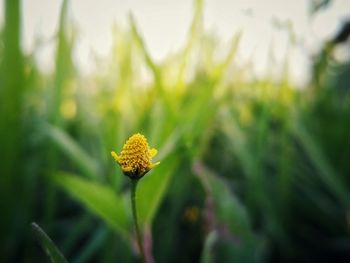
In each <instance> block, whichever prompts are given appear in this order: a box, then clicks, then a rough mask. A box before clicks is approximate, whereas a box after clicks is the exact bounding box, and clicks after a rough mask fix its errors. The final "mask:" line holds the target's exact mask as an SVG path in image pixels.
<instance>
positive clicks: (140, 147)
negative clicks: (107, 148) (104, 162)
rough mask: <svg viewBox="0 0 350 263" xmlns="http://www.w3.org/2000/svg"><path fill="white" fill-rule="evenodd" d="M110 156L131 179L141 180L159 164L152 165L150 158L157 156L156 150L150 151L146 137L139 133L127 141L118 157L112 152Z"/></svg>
mask: <svg viewBox="0 0 350 263" xmlns="http://www.w3.org/2000/svg"><path fill="white" fill-rule="evenodd" d="M111 154H112V157H113V158H114V160H115V161H116V162H117V163H118V164H119V165H120V166H121V168H122V171H123V173H124V174H125V175H127V176H129V177H130V178H132V179H139V178H141V177H142V176H144V175H145V174H146V173H147V172H149V171H150V170H151V169H152V168H154V167H155V166H157V165H158V164H159V163H160V162H157V163H154V164H153V163H152V158H153V157H154V156H155V155H156V154H157V150H156V149H154V148H153V149H151V148H150V147H149V145H148V143H147V139H146V137H145V136H143V135H142V134H140V133H136V134H134V135H133V136H131V137H130V138H129V139H128V140H127V142H126V143H125V144H124V146H123V149H122V151H121V153H120V155H117V154H116V153H115V152H114V151H112V152H111Z"/></svg>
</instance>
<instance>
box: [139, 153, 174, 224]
mask: <svg viewBox="0 0 350 263" xmlns="http://www.w3.org/2000/svg"><path fill="white" fill-rule="evenodd" d="M177 163H178V160H177V159H175V158H171V157H169V158H167V159H165V160H163V161H161V163H160V165H159V166H157V167H156V168H154V169H153V170H152V171H151V172H150V173H149V174H147V175H145V177H143V178H142V180H140V182H139V184H138V187H137V190H136V191H137V192H136V207H137V210H138V213H139V218H140V222H141V223H143V224H145V225H151V224H152V220H153V218H154V215H155V214H156V212H157V210H158V207H159V205H160V203H161V201H162V200H163V197H164V196H165V193H166V191H167V189H168V185H169V183H170V180H171V177H172V174H173V173H174V169H175V167H176V165H177Z"/></svg>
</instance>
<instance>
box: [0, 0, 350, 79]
mask: <svg viewBox="0 0 350 263" xmlns="http://www.w3.org/2000/svg"><path fill="white" fill-rule="evenodd" d="M0 2H2V4H1V5H0V22H1V23H2V21H3V8H4V6H3V2H4V0H0ZM22 3H23V4H22V14H23V21H22V22H23V27H24V29H23V47H24V48H25V50H26V51H31V50H32V49H33V47H34V39H35V36H38V35H40V36H41V37H43V39H44V40H45V41H46V42H47V44H46V45H45V48H43V49H41V50H40V52H38V61H39V63H40V67H41V68H42V69H45V70H47V69H52V67H53V51H54V46H53V43H54V42H53V41H52V39H53V36H54V35H55V32H56V30H57V24H58V16H59V11H60V5H61V1H53V0H51V1H48V0H23V1H22ZM204 3H205V8H204V23H205V27H206V29H207V30H209V31H212V32H215V33H216V34H217V35H218V36H219V37H220V38H221V39H222V40H223V42H224V43H225V42H228V41H229V39H230V38H231V37H232V36H233V35H234V34H235V33H237V32H238V31H242V32H243V38H242V42H241V44H240V49H239V53H238V58H237V59H238V63H239V62H241V63H246V62H247V61H248V60H249V61H252V65H253V67H254V71H255V72H256V74H257V75H262V74H264V73H265V72H266V71H267V69H268V65H269V61H268V50H269V47H271V45H272V46H273V49H272V50H273V51H274V53H275V54H274V56H275V57H276V60H277V61H281V60H282V59H283V58H284V56H285V54H286V49H287V46H288V43H289V40H288V34H287V32H286V30H284V31H283V30H278V29H277V28H276V26H273V22H272V21H276V19H277V20H279V21H287V20H290V21H291V22H292V25H293V29H294V32H295V34H296V36H297V45H296V47H295V48H293V50H292V51H291V52H289V59H290V64H291V65H290V71H291V72H290V73H291V76H292V79H293V80H294V82H295V83H297V84H302V83H304V82H305V81H306V80H307V76H308V68H309V63H310V54H312V53H314V52H315V51H316V50H317V48H319V46H320V43H322V41H323V40H324V39H327V38H329V37H331V36H333V35H334V32H336V30H337V28H338V27H339V26H340V25H341V22H342V21H343V20H344V19H345V18H349V15H350V2H349V1H348V0H334V1H333V2H332V4H331V7H330V8H327V9H325V10H323V11H320V12H319V13H317V14H316V16H314V17H313V18H310V16H309V14H308V10H309V1H308V0H284V1H281V0H265V1H258V0H256V1H253V0H205V1H204ZM69 8H70V9H69V10H70V16H71V18H72V19H73V21H74V23H75V24H76V26H77V28H78V42H77V47H76V49H75V54H74V57H75V62H76V64H77V65H78V67H79V68H80V69H81V70H82V71H83V72H89V71H90V70H94V68H95V65H94V62H93V56H92V52H91V51H92V50H93V51H94V52H95V53H97V54H99V55H102V56H103V55H107V54H108V52H109V51H110V48H111V44H112V26H113V23H115V22H117V23H122V24H125V23H126V21H127V18H128V13H129V12H130V11H131V12H132V13H133V14H134V17H135V19H136V22H137V25H138V27H139V29H140V31H141V33H142V35H143V37H144V39H145V42H146V44H147V47H148V49H149V51H150V53H151V54H152V56H153V57H154V58H155V59H156V60H158V61H159V60H161V59H162V58H164V57H165V56H166V55H167V54H168V53H169V52H171V51H174V50H176V49H178V48H179V47H180V46H181V45H183V44H184V41H185V39H186V36H187V32H188V29H189V25H190V22H191V18H192V13H193V2H192V1H190V0H177V1H173V0H147V1H145V0H129V1H122V0H98V1H93V0H72V1H70V2H69Z"/></svg>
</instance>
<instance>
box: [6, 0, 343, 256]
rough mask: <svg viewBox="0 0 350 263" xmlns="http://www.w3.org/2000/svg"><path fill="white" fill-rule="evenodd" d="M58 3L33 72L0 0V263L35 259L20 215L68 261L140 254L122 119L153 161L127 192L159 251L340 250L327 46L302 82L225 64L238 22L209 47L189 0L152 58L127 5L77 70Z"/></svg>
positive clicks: (339, 139)
mask: <svg viewBox="0 0 350 263" xmlns="http://www.w3.org/2000/svg"><path fill="white" fill-rule="evenodd" d="M323 2H324V3H325V2H328V1H323ZM67 5H68V3H67V1H63V4H62V9H61V16H60V22H59V28H58V34H57V35H56V38H55V41H56V57H55V70H54V72H52V73H44V72H40V70H39V69H38V66H37V63H36V49H34V51H33V53H32V54H23V52H22V50H21V45H20V43H21V17H20V12H19V10H20V1H19V0H6V1H5V7H6V8H5V21H4V25H3V27H2V31H1V35H0V38H1V39H0V42H1V45H0V47H1V48H0V95H1V96H0V100H1V103H0V109H1V110H0V122H1V126H0V145H1V147H0V152H1V155H0V156H1V158H0V162H1V163H0V167H1V168H0V169H1V176H0V187H1V188H0V192H1V210H0V211H1V216H0V227H1V236H0V237H1V243H0V249H1V250H0V257H1V258H0V261H1V262H47V261H46V258H45V255H44V253H43V252H42V251H41V250H40V249H39V247H38V245H37V243H36V241H35V239H34V236H33V233H32V231H31V226H30V223H31V222H32V221H35V222H38V223H39V224H40V225H41V226H42V227H43V228H44V229H45V231H47V233H48V234H49V235H50V237H51V239H52V240H54V242H55V243H56V245H57V247H58V248H59V249H60V250H61V251H62V253H63V254H64V255H65V256H66V258H67V259H68V260H69V261H70V262H76V263H77V262H116V261H118V262H137V261H138V257H137V253H136V252H135V246H134V242H135V239H134V238H135V237H134V232H133V228H132V224H131V223H132V220H131V214H130V204H129V195H128V194H129V188H130V185H129V182H128V180H127V178H125V177H124V176H123V175H122V173H121V171H120V170H119V168H118V167H117V165H116V164H115V163H114V162H113V160H112V158H111V157H110V151H111V150H116V151H119V150H120V149H121V147H122V145H123V143H124V141H125V140H126V139H127V138H128V137H129V136H130V135H131V134H133V133H135V132H141V133H143V134H145V135H146V137H147V138H149V141H150V144H151V145H152V146H155V147H156V148H158V149H159V155H158V156H159V157H158V158H157V159H159V160H161V165H160V166H159V167H157V168H156V169H154V170H153V171H152V172H150V173H149V174H147V175H146V176H145V177H144V178H143V179H142V180H141V181H140V184H139V188H138V193H137V194H138V201H137V202H138V204H137V205H138V211H139V215H140V219H141V222H142V228H143V230H144V235H145V242H146V247H147V248H148V253H151V254H152V255H153V257H154V260H155V261H156V262H200V261H201V262H235V261H238V262H310V261H318V262H329V261H337V262H340V261H341V260H344V259H346V258H347V259H349V258H350V210H349V209H350V177H349V174H350V164H349V156H350V136H349V134H350V122H349V120H350V96H349V88H348V87H350V86H349V84H350V83H349V77H348V76H349V73H350V72H349V66H348V65H349V63H348V62H347V63H345V64H340V63H338V64H337V65H336V66H337V68H336V69H334V68H331V67H334V61H332V52H329V51H327V52H323V53H322V52H321V55H322V59H321V60H322V66H321V67H319V66H318V65H319V64H317V63H316V62H315V68H314V69H315V71H314V74H315V76H316V77H315V78H314V79H315V81H314V82H312V83H310V85H309V86H308V87H305V88H304V89H296V88H295V87H293V85H292V84H291V82H290V81H289V79H288V74H287V73H286V72H287V71H285V73H284V74H282V75H281V76H280V78H279V79H278V80H276V79H275V78H274V77H273V76H270V75H266V76H265V77H264V78H260V79H256V78H254V77H252V74H251V73H252V71H251V68H250V66H249V65H247V66H240V67H239V66H237V65H236V63H235V58H236V51H237V49H239V48H242V47H240V45H239V44H240V36H241V33H238V34H237V35H235V36H234V37H233V38H232V41H231V44H230V47H229V48H228V49H227V50H225V52H224V54H223V55H222V56H221V57H220V56H217V55H216V51H217V50H218V49H220V48H221V47H220V45H219V41H218V39H216V38H215V37H213V36H212V35H209V34H207V33H206V32H204V30H203V18H202V9H203V2H202V1H200V0H198V1H196V2H195V8H194V16H193V21H192V24H191V27H190V30H189V34H188V38H187V42H186V44H185V46H184V47H183V48H182V49H180V50H179V51H178V52H177V53H175V54H172V55H169V57H168V58H167V59H165V60H164V61H163V62H161V63H157V62H155V61H154V60H153V59H152V57H151V55H150V54H149V52H148V50H147V47H146V45H145V43H144V41H143V38H142V34H141V33H140V30H139V28H142V25H137V23H136V20H135V19H134V18H133V17H132V16H130V20H129V21H130V23H129V27H128V28H120V27H116V28H115V29H114V39H115V40H114V44H113V47H112V50H111V53H110V55H109V56H108V58H105V59H100V60H99V61H98V62H97V63H99V67H98V68H99V69H98V70H97V71H96V72H94V73H91V74H90V75H82V74H80V73H79V70H77V69H76V68H75V67H74V63H73V60H72V54H73V52H74V48H75V37H76V33H75V32H74V30H73V28H72V26H73V25H72V24H71V23H70V22H69V18H68V17H67V8H68V7H67ZM242 33H244V32H242ZM325 49H327V45H325ZM329 61H332V62H333V63H332V65H329V63H327V62H329ZM284 67H285V68H287V67H288V61H287V60H286V61H285V65H284ZM144 72H147V73H148V74H149V75H150V76H151V80H149V81H147V80H144V79H142V78H141V76H143V75H144ZM334 72H340V73H339V74H334ZM344 72H345V73H344ZM346 72H347V74H346ZM316 80H317V81H316ZM340 87H341V88H340ZM35 226H36V225H35ZM35 229H36V233H37V235H39V239H40V238H42V239H41V240H42V242H43V244H48V246H49V250H50V251H51V252H52V253H54V254H55V255H56V253H57V255H59V253H58V252H57V251H56V247H55V246H54V245H53V244H52V242H51V241H50V239H49V238H48V237H47V235H46V234H45V233H44V232H42V230H41V229H40V228H39V227H37V228H35ZM44 246H45V245H44ZM49 254H50V253H49Z"/></svg>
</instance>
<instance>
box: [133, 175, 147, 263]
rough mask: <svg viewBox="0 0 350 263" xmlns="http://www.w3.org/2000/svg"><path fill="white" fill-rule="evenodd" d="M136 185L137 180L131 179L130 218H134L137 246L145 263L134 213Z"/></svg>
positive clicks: (135, 212)
mask: <svg viewBox="0 0 350 263" xmlns="http://www.w3.org/2000/svg"><path fill="white" fill-rule="evenodd" d="M137 183H138V180H135V179H131V207H132V216H133V218H134V224H135V229H136V237H137V245H138V247H139V250H140V254H141V258H142V261H143V262H144V263H146V257H145V252H144V249H143V242H142V237H141V232H140V227H139V222H138V218H137V211H136V198H135V197H136V188H137Z"/></svg>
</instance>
